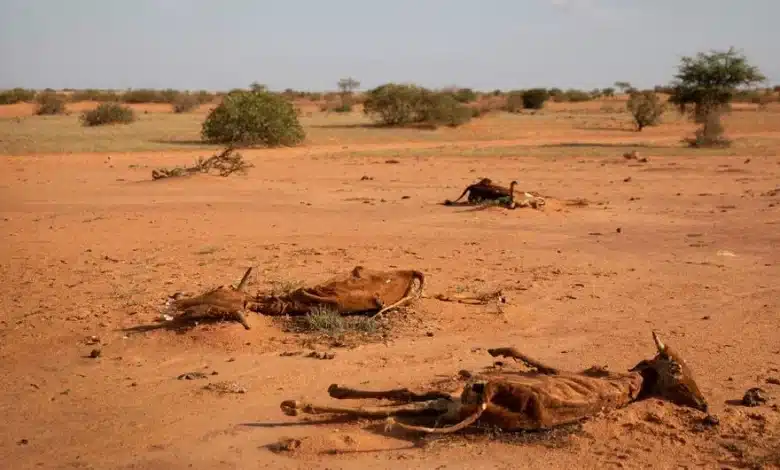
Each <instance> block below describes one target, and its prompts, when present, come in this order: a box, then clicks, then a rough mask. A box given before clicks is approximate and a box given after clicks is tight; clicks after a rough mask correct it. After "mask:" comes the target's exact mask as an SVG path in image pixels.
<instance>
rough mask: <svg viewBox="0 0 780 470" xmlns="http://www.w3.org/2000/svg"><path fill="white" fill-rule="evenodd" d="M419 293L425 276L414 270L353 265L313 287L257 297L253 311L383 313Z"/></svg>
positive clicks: (275, 313) (277, 313)
mask: <svg viewBox="0 0 780 470" xmlns="http://www.w3.org/2000/svg"><path fill="white" fill-rule="evenodd" d="M415 280H417V281H418V282H419V284H420V285H419V289H418V292H417V295H420V294H422V290H423V287H424V284H425V276H424V275H423V273H421V272H420V271H415V270H394V271H379V270H372V269H367V268H364V267H362V266H356V267H355V268H354V269H352V271H351V272H350V273H349V274H347V275H344V276H339V277H336V278H334V279H331V280H330V281H328V282H325V283H322V284H320V285H317V286H314V287H303V288H300V289H296V290H294V291H292V292H290V293H288V294H285V295H282V296H268V297H261V298H258V301H257V304H256V305H255V306H253V307H251V308H252V309H253V310H256V311H258V312H261V313H264V314H266V315H304V314H306V313H308V312H310V311H311V310H312V309H313V308H315V307H325V308H329V309H332V310H333V311H335V312H338V313H340V314H342V315H344V314H351V313H362V312H377V314H382V313H384V312H386V311H388V310H391V309H394V308H397V307H399V306H401V305H403V304H405V303H407V302H410V301H412V300H414V298H415V297H416V296H415V295H414V285H415V282H414V281H415Z"/></svg>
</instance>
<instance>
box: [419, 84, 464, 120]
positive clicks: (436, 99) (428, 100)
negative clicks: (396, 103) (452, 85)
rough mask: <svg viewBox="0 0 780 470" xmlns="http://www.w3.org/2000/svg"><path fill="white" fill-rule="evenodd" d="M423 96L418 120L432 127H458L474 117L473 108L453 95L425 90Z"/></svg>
mask: <svg viewBox="0 0 780 470" xmlns="http://www.w3.org/2000/svg"><path fill="white" fill-rule="evenodd" d="M421 95H422V96H421V98H420V101H419V110H418V118H417V119H418V121H419V122H421V123H425V124H427V125H429V126H431V127H434V128H435V127H439V126H448V127H458V126H461V125H463V124H466V123H467V122H469V121H470V120H471V118H472V117H473V116H474V114H473V111H472V110H471V108H468V107H466V106H464V105H463V104H461V103H460V102H458V100H457V99H456V98H455V97H454V96H453V95H452V94H449V93H437V92H432V91H429V90H424V91H423V92H422V94H421Z"/></svg>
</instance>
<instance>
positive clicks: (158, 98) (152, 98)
mask: <svg viewBox="0 0 780 470" xmlns="http://www.w3.org/2000/svg"><path fill="white" fill-rule="evenodd" d="M121 99H122V101H123V102H125V103H130V104H142V103H166V102H167V101H166V97H165V96H164V95H163V94H162V93H161V92H159V91H157V90H152V89H149V88H141V89H138V90H127V91H126V92H124V93H122V98H121Z"/></svg>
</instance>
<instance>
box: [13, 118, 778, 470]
mask: <svg viewBox="0 0 780 470" xmlns="http://www.w3.org/2000/svg"><path fill="white" fill-rule="evenodd" d="M30 119H32V118H30ZM762 119H767V120H769V119H770V118H769V117H765V118H762ZM772 119H774V118H772ZM767 122H768V121H767ZM772 122H776V121H772ZM480 126H482V128H489V127H490V126H489V125H488V124H486V122H482V123H477V124H474V125H473V126H472V129H471V130H467V131H462V132H474V133H476V132H478V131H479V129H480ZM679 126H680V127H678V128H676V129H674V130H669V129H667V130H653V129H651V130H650V132H649V133H647V134H644V133H643V135H639V136H638V135H635V134H629V133H626V132H625V131H615V133H612V134H610V133H609V132H610V131H604V132H602V133H599V132H598V131H587V130H582V129H580V130H577V129H573V130H569V131H565V132H564V131H561V132H560V133H558V134H555V133H553V132H546V133H545V132H544V129H543V128H539V129H536V130H534V131H533V132H528V135H527V136H525V137H524V138H516V139H515V140H511V139H505V138H504V139H503V140H502V139H499V138H496V139H495V140H489V139H484V140H483V141H480V142H471V141H468V139H467V138H465V137H464V136H463V135H461V136H460V139H459V140H458V139H456V140H453V139H450V140H449V141H447V143H446V145H444V146H442V144H441V142H440V141H439V140H438V139H432V140H433V141H429V142H417V143H404V142H395V141H390V142H384V143H383V142H381V141H380V142H374V143H363V142H357V143H355V140H351V141H349V145H348V147H347V148H344V143H343V142H338V143H334V144H332V145H330V146H328V145H327V141H321V142H319V143H318V145H309V146H307V147H304V148H301V149H291V150H267V151H264V150H254V151H246V152H244V154H245V155H246V156H247V158H248V159H249V160H250V161H252V163H254V164H255V168H254V169H252V170H251V172H250V173H249V174H248V175H246V176H232V177H230V178H227V179H221V178H219V177H197V178H189V179H174V180H165V181H157V182H152V181H150V173H151V168H154V167H157V166H166V165H172V164H175V163H186V162H188V161H191V160H192V158H193V157H194V156H195V155H200V154H203V152H202V151H200V152H199V151H195V150H190V151H177V152H172V151H171V152H167V153H163V152H154V153H123V152H113V153H111V154H85V153H71V154H69V155H58V154H54V153H49V154H41V155H39V156H34V157H33V156H29V157H25V156H17V157H3V159H2V160H0V165H1V168H0V212H1V214H0V226H1V227H2V231H3V239H4V240H7V241H6V243H4V244H3V252H2V259H1V260H2V264H1V265H0V272H1V273H2V278H3V280H4V283H3V286H2V289H3V290H2V295H1V296H0V312H2V314H0V374H2V377H3V380H2V382H0V422H2V423H3V424H4V425H3V426H0V455H2V456H3V457H2V460H3V462H4V464H5V467H6V468H13V469H27V468H85V469H87V468H90V469H105V468H118V469H125V468H126V469H130V468H134V469H168V468H209V469H222V468H225V469H233V468H255V467H263V468H265V467H269V468H270V467H273V468H354V469H358V468H367V467H371V468H397V467H398V466H403V467H405V468H567V467H568V468H610V467H623V468H645V467H652V468H677V467H680V466H683V467H687V468H692V467H704V468H720V467H724V466H725V467H748V466H753V467H760V466H761V465H764V466H765V468H770V467H771V466H772V465H775V466H778V465H780V453H779V452H778V450H777V449H778V448H780V412H778V409H777V405H778V404H780V385H776V384H772V383H768V382H767V381H768V380H769V381H771V379H773V378H774V379H776V378H780V337H779V336H778V333H777V332H778V329H780V317H778V309H779V308H780V300H778V299H780V297H778V281H780V269H779V268H778V266H780V254H778V251H777V246H778V244H779V243H780V236H778V228H779V225H780V194H777V193H776V192H774V193H773V192H771V190H773V189H775V188H778V186H780V184H778V176H779V175H780V165H779V164H780V160H778V158H777V148H780V147H778V146H777V145H775V144H773V143H772V142H770V143H769V144H767V142H769V141H768V140H766V139H773V138H774V139H776V138H777V137H778V136H780V129H778V128H777V127H775V128H774V130H773V129H772V128H771V127H772V126H771V125H769V124H767V125H766V126H765V127H763V128H762V127H760V126H757V125H754V126H751V125H747V124H746V125H744V126H743V128H739V126H738V125H737V127H736V128H737V130H738V131H739V132H741V134H739V135H737V137H739V136H740V135H741V136H742V138H743V141H742V144H741V147H738V149H737V150H736V151H733V150H730V151H729V152H733V155H729V154H725V155H724V154H722V152H721V153H719V152H711V153H708V152H706V151H698V152H691V151H688V150H687V149H679V148H675V147H674V146H673V145H674V142H675V139H679V137H680V136H681V134H684V132H682V130H687V129H688V128H685V127H682V126H683V125H682V124H680V125H679ZM320 132H326V131H320ZM340 132H341V131H340ZM356 132H357V131H356ZM588 132H589V134H588ZM653 132H655V134H653ZM751 132H753V134H760V135H759V137H755V136H752V137H751V135H752V134H751ZM774 132H777V134H775V133H774ZM534 133H536V135H535V136H534V135H533V134H534ZM586 134H587V135H586ZM323 135H324V134H323ZM648 136H649V137H648ZM499 137H500V136H499ZM759 138H760V139H764V140H763V141H762V142H763V144H761V145H764V147H758V148H756V147H755V146H751V145H748V144H749V143H750V142H754V140H751V139H759ZM355 139H356V140H360V139H359V138H355ZM442 140H444V139H442ZM576 142H580V145H579V146H578V145H575V143H576ZM663 142H666V144H663V145H666V146H665V147H664V146H662V145H661V143H663ZM670 142H671V143H670ZM653 143H655V144H657V147H654V146H653V145H654V144H653ZM632 145H641V146H640V152H641V153H642V155H643V156H647V157H648V158H649V162H648V163H646V164H635V163H630V162H627V161H625V160H623V159H622V158H621V156H620V155H621V153H622V151H623V149H624V148H631V146H632ZM767 145H768V147H767ZM746 155H747V156H746ZM748 156H749V160H748ZM391 157H392V158H395V159H397V160H398V161H399V163H396V164H390V163H386V160H387V159H388V158H391ZM364 175H365V176H370V177H373V179H372V180H362V181H361V177H362V176H364ZM480 176H490V177H492V178H494V179H496V180H498V181H500V182H508V181H509V180H510V179H517V180H518V181H520V189H526V190H533V191H539V192H541V193H543V194H545V195H548V196H550V197H552V198H555V201H552V203H551V204H550V206H549V207H548V208H547V210H545V211H542V212H538V211H532V210H516V211H513V212H512V211H504V210H500V209H491V210H485V211H469V210H467V209H463V208H452V207H444V206H441V205H438V204H437V203H438V202H440V201H442V200H443V199H445V198H454V197H456V196H457V195H458V194H459V193H460V191H461V189H462V187H463V186H464V185H466V184H468V183H469V182H471V181H473V180H475V179H476V178H478V177H480ZM574 198H585V199H587V200H588V201H589V205H587V206H586V207H576V206H567V205H566V204H565V201H566V200H568V199H574ZM618 228H619V229H620V232H618V231H617V229H618ZM357 264H362V265H364V266H369V267H374V268H387V267H399V268H416V269H419V270H422V271H424V272H425V273H426V275H427V276H428V280H429V285H428V287H427V292H428V294H435V293H440V292H453V291H456V290H466V291H470V292H480V291H485V290H489V289H494V288H503V289H504V290H505V291H506V292H507V293H508V296H509V302H510V303H509V305H507V306H506V307H505V309H504V311H503V313H498V312H496V311H495V310H493V309H492V308H490V307H484V306H466V305H457V304H450V303H442V302H438V301H436V300H432V299H425V300H422V301H420V302H418V303H417V304H416V306H415V308H413V309H411V310H410V311H409V312H406V313H404V314H398V318H397V319H396V320H395V321H394V323H395V326H396V327H397V329H395V330H392V331H391V334H390V335H389V336H388V337H387V339H386V341H384V342H374V343H369V344H363V345H360V346H358V347H352V346H350V347H324V346H322V345H321V344H320V345H318V346H317V347H318V348H319V349H318V350H323V351H331V352H334V353H335V354H336V357H335V359H333V360H329V361H320V360H316V359H311V358H306V357H302V356H282V355H280V354H281V353H283V352H290V351H309V350H310V348H309V347H310V346H311V344H307V343H306V337H304V336H300V335H293V334H290V333H287V332H284V331H283V329H282V327H281V326H280V324H278V323H276V322H273V321H271V320H270V319H267V318H261V317H257V318H254V319H253V320H254V325H255V327H254V329H252V330H251V331H245V330H244V329H243V328H242V327H241V326H240V325H237V324H233V323H226V324H218V325H201V326H199V327H198V328H195V329H193V330H191V331H187V332H184V333H177V332H173V331H168V330H164V329H159V330H154V331H150V332H146V333H141V332H135V331H128V330H126V329H128V328H132V327H137V326H139V325H148V324H153V323H154V321H155V318H157V317H158V316H159V311H160V308H161V307H162V305H163V303H164V301H165V298H166V295H168V294H170V293H172V292H175V291H179V290H200V289H204V288H206V287H209V286H213V285H217V284H223V283H229V282H235V281H237V280H238V278H239V277H240V275H241V274H242V272H243V270H244V269H245V268H246V267H247V266H250V265H252V266H256V267H257V276H256V277H255V278H254V279H253V281H252V284H251V288H252V289H265V288H268V287H269V285H270V283H272V282H278V281H290V280H299V281H305V282H307V283H314V282H318V281H320V280H324V279H326V278H328V277H330V276H331V275H333V274H337V273H340V272H343V271H344V270H347V269H350V268H352V267H353V266H355V265H357ZM653 329H655V330H657V331H659V332H660V333H661V334H662V335H663V337H664V338H665V339H666V340H667V342H668V343H670V344H671V345H673V347H676V348H677V349H678V350H679V351H680V352H681V353H682V354H683V355H684V356H685V357H686V359H687V360H688V362H689V363H690V365H691V367H692V368H693V370H694V371H695V372H696V374H697V379H698V383H699V385H700V386H701V388H702V389H703V392H704V393H705V394H706V396H707V397H708V398H709V400H710V403H711V407H712V409H713V410H712V411H713V413H714V414H716V415H718V416H719V417H720V420H721V424H720V426H719V427H716V428H712V429H702V428H701V426H699V425H698V424H697V423H698V421H699V420H700V419H701V415H700V414H698V413H697V412H694V411H691V410H688V409H683V408H679V407H676V406H674V405H671V404H668V403H664V402H660V401H657V400H652V401H647V402H642V403H637V404H634V405H631V406H630V407H628V408H626V409H623V410H620V411H617V412H613V413H609V414H607V415H605V416H599V417H596V418H594V419H592V420H589V421H587V422H585V423H584V424H583V426H582V429H581V430H579V431H576V432H575V433H574V434H572V435H553V436H544V437H543V438H538V436H536V437H537V438H534V436H532V437H528V436H525V437H517V436H466V437H449V438H447V439H440V440H428V441H426V442H425V443H423V444H421V443H420V442H419V440H417V439H415V438H414V436H410V435H404V434H401V433H397V432H392V433H390V434H387V433H384V432H383V430H382V426H381V423H380V425H379V426H376V425H374V424H372V423H367V422H360V423H330V424H317V420H314V422H310V423H307V422H305V421H303V420H302V419H300V418H290V417H287V416H284V415H283V414H282V413H281V411H280V409H279V403H280V402H281V401H282V400H284V399H309V400H313V401H317V402H322V403H328V402H329V401H328V398H327V392H326V389H327V387H328V385H330V384H331V383H340V384H343V385H351V386H363V387H368V388H390V387H398V386H409V387H415V388H424V387H426V386H428V385H429V384H431V383H433V382H434V381H436V380H441V379H442V378H447V377H452V376H454V375H456V374H457V372H458V371H459V370H460V369H464V368H466V369H472V370H476V369H478V368H480V367H482V366H487V365H490V364H491V363H492V361H491V358H490V356H489V355H488V354H487V353H486V352H485V351H484V349H485V348H488V347H495V346H510V345H511V346H516V347H518V348H520V349H522V350H523V351H525V352H527V353H529V354H531V355H534V356H536V357H538V358H539V359H541V360H543V361H545V362H549V363H552V364H554V365H557V366H559V367H562V368H570V369H578V368H584V367H588V366H590V365H593V364H598V365H609V367H610V369H613V370H625V369H627V368H629V367H631V366H633V365H634V364H636V363H637V362H638V361H639V360H641V359H644V358H650V357H651V356H652V355H653V354H654V349H653V344H652V340H651V337H650V332H651V330H653ZM91 336H96V337H97V338H98V340H99V343H98V344H87V343H90V341H89V339H88V338H89V337H91ZM93 341H95V340H93ZM95 348H99V349H101V351H102V354H101V356H100V357H99V358H90V357H89V355H90V352H91V350H92V349H95ZM192 371H203V372H205V373H206V374H207V378H206V379H202V380H191V381H190V380H177V376H178V375H180V374H183V373H186V372H192ZM210 374H214V375H210ZM222 380H228V381H235V382H237V383H239V384H240V385H241V386H243V387H245V388H246V390H247V393H245V394H237V395H219V394H216V393H213V392H210V391H206V390H203V389H202V387H203V386H204V385H205V384H207V383H210V382H218V381H222ZM756 386H759V387H761V388H763V389H764V390H765V391H766V393H767V395H768V396H769V397H770V401H769V403H768V404H766V405H762V406H760V407H756V408H745V407H742V406H738V405H736V404H729V401H730V400H739V399H740V398H741V397H742V394H743V393H744V391H745V390H746V389H748V388H750V387H756ZM284 438H297V439H300V440H301V446H300V448H298V449H297V450H295V451H293V452H275V451H274V450H272V447H273V444H275V443H277V442H279V441H280V440H281V439H284ZM269 446H271V447H269Z"/></svg>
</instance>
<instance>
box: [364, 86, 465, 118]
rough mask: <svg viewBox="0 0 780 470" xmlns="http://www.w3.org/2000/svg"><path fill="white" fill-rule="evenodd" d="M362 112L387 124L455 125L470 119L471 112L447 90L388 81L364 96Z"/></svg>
mask: <svg viewBox="0 0 780 470" xmlns="http://www.w3.org/2000/svg"><path fill="white" fill-rule="evenodd" d="M363 112H364V113H365V114H366V115H369V116H371V117H372V118H373V119H374V120H376V121H378V122H380V123H381V124H384V125H386V126H405V125H410V124H425V125H427V126H431V127H434V128H435V127H438V126H440V125H446V126H450V127H457V126H460V125H462V124H465V123H466V122H468V121H469V120H471V118H472V111H471V109H469V108H468V107H467V106H465V105H463V104H461V103H459V102H458V100H457V99H455V97H454V96H453V95H452V93H449V92H435V91H431V90H428V89H426V88H422V87H419V86H416V85H405V84H404V85H400V84H395V83H388V84H385V85H381V86H379V87H377V88H374V89H373V90H369V91H368V92H367V93H366V95H365V101H364V104H363Z"/></svg>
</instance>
